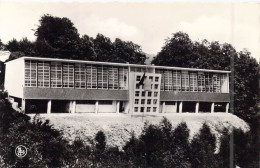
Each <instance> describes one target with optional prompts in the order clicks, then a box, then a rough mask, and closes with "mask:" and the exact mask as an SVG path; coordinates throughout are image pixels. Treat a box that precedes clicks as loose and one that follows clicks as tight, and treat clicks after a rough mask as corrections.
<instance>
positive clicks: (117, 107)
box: [116, 101, 120, 113]
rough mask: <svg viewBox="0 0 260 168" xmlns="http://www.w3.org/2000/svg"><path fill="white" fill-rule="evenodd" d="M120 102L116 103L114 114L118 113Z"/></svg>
mask: <svg viewBox="0 0 260 168" xmlns="http://www.w3.org/2000/svg"><path fill="white" fill-rule="evenodd" d="M119 108H120V101H116V113H119Z"/></svg>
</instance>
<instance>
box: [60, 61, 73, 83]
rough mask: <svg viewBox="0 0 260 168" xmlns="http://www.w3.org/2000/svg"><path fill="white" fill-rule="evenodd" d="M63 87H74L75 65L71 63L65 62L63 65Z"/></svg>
mask: <svg viewBox="0 0 260 168" xmlns="http://www.w3.org/2000/svg"><path fill="white" fill-rule="evenodd" d="M62 66H63V74H62V79H63V87H64V88H74V65H73V64H70V63H64V64H63V65H62Z"/></svg>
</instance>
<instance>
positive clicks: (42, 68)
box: [38, 62, 50, 87]
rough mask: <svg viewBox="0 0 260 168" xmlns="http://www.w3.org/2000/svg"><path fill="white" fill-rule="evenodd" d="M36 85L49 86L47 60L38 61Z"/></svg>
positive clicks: (48, 64)
mask: <svg viewBox="0 0 260 168" xmlns="http://www.w3.org/2000/svg"><path fill="white" fill-rule="evenodd" d="M38 87H50V63H49V62H38Z"/></svg>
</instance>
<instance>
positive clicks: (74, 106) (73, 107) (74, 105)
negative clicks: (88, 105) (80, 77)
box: [71, 100, 76, 114]
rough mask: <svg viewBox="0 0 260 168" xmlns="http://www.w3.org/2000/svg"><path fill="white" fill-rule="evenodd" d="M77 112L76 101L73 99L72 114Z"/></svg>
mask: <svg viewBox="0 0 260 168" xmlns="http://www.w3.org/2000/svg"><path fill="white" fill-rule="evenodd" d="M75 112H76V101H75V100H74V101H72V109H71V113H72V114H75Z"/></svg>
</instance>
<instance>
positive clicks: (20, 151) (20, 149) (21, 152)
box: [15, 145, 27, 158]
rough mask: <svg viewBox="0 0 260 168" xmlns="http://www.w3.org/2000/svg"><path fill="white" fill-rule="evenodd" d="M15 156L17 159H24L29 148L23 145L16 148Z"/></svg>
mask: <svg viewBox="0 0 260 168" xmlns="http://www.w3.org/2000/svg"><path fill="white" fill-rule="evenodd" d="M15 154H16V156H17V157H19V158H23V157H25V156H26V155H27V148H26V147H25V146H23V145H18V146H17V147H16V148H15Z"/></svg>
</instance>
